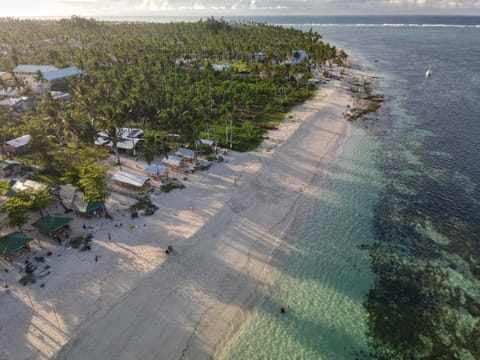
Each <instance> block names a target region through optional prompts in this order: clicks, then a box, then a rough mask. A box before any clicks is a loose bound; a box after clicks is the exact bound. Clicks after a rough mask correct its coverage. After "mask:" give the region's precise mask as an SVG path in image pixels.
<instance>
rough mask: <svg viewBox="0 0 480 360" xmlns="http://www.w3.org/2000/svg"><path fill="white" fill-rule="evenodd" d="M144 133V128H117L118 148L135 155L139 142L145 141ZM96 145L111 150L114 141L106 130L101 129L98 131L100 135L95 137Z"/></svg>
mask: <svg viewBox="0 0 480 360" xmlns="http://www.w3.org/2000/svg"><path fill="white" fill-rule="evenodd" d="M143 134H144V131H143V130H142V129H134V128H118V129H116V135H117V149H118V150H119V151H123V152H127V153H130V154H132V155H134V156H135V155H136V152H137V146H138V144H139V143H140V142H141V141H143V139H142V136H143ZM95 145H96V146H98V147H102V148H104V149H107V150H108V151H111V150H112V148H113V142H112V141H111V140H110V137H109V135H108V133H107V132H106V131H101V132H99V133H98V137H97V138H96V139H95Z"/></svg>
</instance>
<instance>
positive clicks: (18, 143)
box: [7, 135, 32, 148]
mask: <svg viewBox="0 0 480 360" xmlns="http://www.w3.org/2000/svg"><path fill="white" fill-rule="evenodd" d="M31 139H32V137H31V136H30V135H23V136H20V137H19V138H16V139H12V140H9V141H7V144H8V145H10V146H11V147H14V148H19V147H22V146H25V145H27V144H28V143H29V142H30V140H31Z"/></svg>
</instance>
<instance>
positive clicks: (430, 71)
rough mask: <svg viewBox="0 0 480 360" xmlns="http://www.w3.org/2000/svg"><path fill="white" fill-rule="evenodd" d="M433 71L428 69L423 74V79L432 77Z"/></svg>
mask: <svg viewBox="0 0 480 360" xmlns="http://www.w3.org/2000/svg"><path fill="white" fill-rule="evenodd" d="M432 73H433V71H432V69H430V68H428V70H427V72H426V73H425V77H427V78H428V77H430V76H431V75H432Z"/></svg>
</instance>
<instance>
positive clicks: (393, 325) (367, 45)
mask: <svg viewBox="0 0 480 360" xmlns="http://www.w3.org/2000/svg"><path fill="white" fill-rule="evenodd" d="M250 20H257V21H261V22H268V23H274V24H281V25H283V26H292V27H296V28H300V29H302V30H308V29H310V28H312V29H313V30H314V31H317V32H318V33H320V34H321V35H322V36H323V37H324V39H325V40H327V41H329V42H331V43H332V44H334V45H336V46H337V47H341V48H343V49H345V50H346V51H347V53H350V54H351V56H352V57H354V58H355V59H356V60H358V61H359V62H360V63H361V64H362V66H363V67H364V68H366V69H368V70H371V71H373V72H374V73H375V74H376V76H377V77H378V78H377V79H376V84H375V86H374V89H375V91H376V92H378V93H382V94H384V96H385V98H384V99H385V100H384V103H383V106H382V108H381V109H380V110H379V112H378V113H377V114H376V115H375V116H373V115H371V116H367V117H366V118H365V119H363V120H357V121H356V122H355V124H353V128H352V133H351V136H350V137H349V138H348V140H347V141H346V142H345V143H344V144H342V146H341V153H340V157H339V161H338V162H337V163H336V164H335V166H334V167H333V170H332V175H331V176H329V177H328V178H325V177H322V176H319V177H318V179H316V180H315V182H314V185H316V186H318V187H321V188H322V189H323V190H327V192H328V194H330V195H329V198H328V199H321V200H320V199H319V198H316V197H312V198H306V199H304V200H303V202H302V203H301V204H300V206H299V211H298V213H297V214H296V217H295V220H294V221H293V223H292V226H291V227H290V229H289V231H287V233H286V234H285V238H284V241H286V242H288V243H289V246H291V247H292V250H291V253H289V255H288V256H285V258H284V259H283V262H282V264H283V265H282V267H281V268H279V269H277V270H276V272H275V274H274V275H273V277H272V280H271V283H270V285H269V287H270V288H269V290H268V291H265V293H266V294H267V295H265V296H264V297H263V298H262V299H261V301H260V302H259V303H258V305H257V306H256V308H255V311H254V313H253V315H252V316H250V317H249V318H248V320H247V321H246V322H245V324H244V325H243V326H242V327H241V329H240V330H239V332H238V333H237V334H236V336H234V337H233V338H232V339H230V341H229V343H228V344H227V345H226V347H225V349H223V351H221V353H220V354H219V355H218V358H220V359H480V235H479V234H480V157H479V156H478V153H479V150H480V102H479V100H480V61H479V60H478V59H480V41H479V39H480V25H479V24H480V18H479V17H383V18H382V17H340V18H336V17H330V18H328V17H321V18H319V17H284V18H258V19H255V18H250ZM428 68H430V69H432V72H433V74H432V76H431V77H429V78H426V76H425V72H426V70H427V69H428ZM281 305H286V306H287V308H288V311H287V313H285V314H281V313H280V312H279V307H280V306H281Z"/></svg>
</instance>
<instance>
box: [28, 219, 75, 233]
mask: <svg viewBox="0 0 480 360" xmlns="http://www.w3.org/2000/svg"><path fill="white" fill-rule="evenodd" d="M72 220H73V218H72V217H70V216H67V215H64V214H52V215H48V216H45V217H43V218H41V219H40V220H38V221H36V222H34V223H33V224H32V226H33V227H35V228H37V229H38V230H39V231H40V232H42V233H44V234H54V233H56V232H57V231H59V230H61V229H63V228H64V227H67V226H68V224H69V223H70V222H71V221H72Z"/></svg>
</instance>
